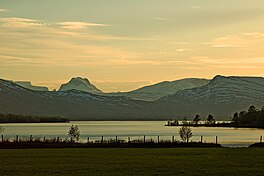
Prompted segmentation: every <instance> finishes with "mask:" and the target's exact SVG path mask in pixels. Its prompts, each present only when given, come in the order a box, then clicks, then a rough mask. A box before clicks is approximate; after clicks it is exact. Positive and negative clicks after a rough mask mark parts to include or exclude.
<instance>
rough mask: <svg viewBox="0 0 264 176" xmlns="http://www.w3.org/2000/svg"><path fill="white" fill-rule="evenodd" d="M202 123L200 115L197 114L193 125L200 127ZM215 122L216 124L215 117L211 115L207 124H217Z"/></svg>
mask: <svg viewBox="0 0 264 176" xmlns="http://www.w3.org/2000/svg"><path fill="white" fill-rule="evenodd" d="M200 121H201V117H200V115H199V114H196V116H195V117H194V119H193V123H194V124H195V125H198V124H199V122H200ZM215 122H216V120H215V118H214V116H213V115H212V114H209V115H208V117H207V119H206V124H209V125H210V124H215Z"/></svg>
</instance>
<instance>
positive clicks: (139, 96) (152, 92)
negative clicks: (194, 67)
mask: <svg viewBox="0 0 264 176" xmlns="http://www.w3.org/2000/svg"><path fill="white" fill-rule="evenodd" d="M209 81H210V80H208V79H199V78H186V79H180V80H176V81H164V82H160V83H157V84H154V85H149V86H145V87H142V88H139V89H137V90H134V91H131V92H124V93H116V95H122V96H127V97H130V98H133V99H136V100H146V101H153V100H157V99H159V98H162V97H164V96H167V95H172V94H175V93H176V92H178V91H180V90H184V89H190V88H195V87H201V86H204V85H206V84H208V82H209Z"/></svg>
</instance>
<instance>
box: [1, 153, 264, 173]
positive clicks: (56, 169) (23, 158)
mask: <svg viewBox="0 0 264 176" xmlns="http://www.w3.org/2000/svg"><path fill="white" fill-rule="evenodd" d="M263 165H264V148H244V149H228V148H208V149H206V148H204V149H198V148H193V149H185V148H176V149H134V148H132V149H128V148H125V149H117V148H115V149H111V148H98V149H88V148H86V149H85V148H83V149H1V150H0V175H1V176H7V175H12V176H20V175H23V176H31V175H34V176H36V175H52V176H53V175H63V176H66V175H73V176H80V175H85V176H87V175H113V176H117V175H137V176H138V175H210V176H212V175H239V176H241V175H254V176H256V175H264V167H263Z"/></svg>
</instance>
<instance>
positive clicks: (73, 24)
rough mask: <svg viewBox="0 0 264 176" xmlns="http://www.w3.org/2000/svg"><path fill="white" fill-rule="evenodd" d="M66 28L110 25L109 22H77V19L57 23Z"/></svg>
mask: <svg viewBox="0 0 264 176" xmlns="http://www.w3.org/2000/svg"><path fill="white" fill-rule="evenodd" d="M57 24H58V25H60V26H61V27H62V28H64V29H85V28H89V27H106V26H110V25H107V24H99V23H87V22H77V21H67V22H61V23H57Z"/></svg>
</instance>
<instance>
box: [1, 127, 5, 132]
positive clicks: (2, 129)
mask: <svg viewBox="0 0 264 176" xmlns="http://www.w3.org/2000/svg"><path fill="white" fill-rule="evenodd" d="M4 131H5V128H4V127H1V126H0V134H2V133H3V132H4Z"/></svg>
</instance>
